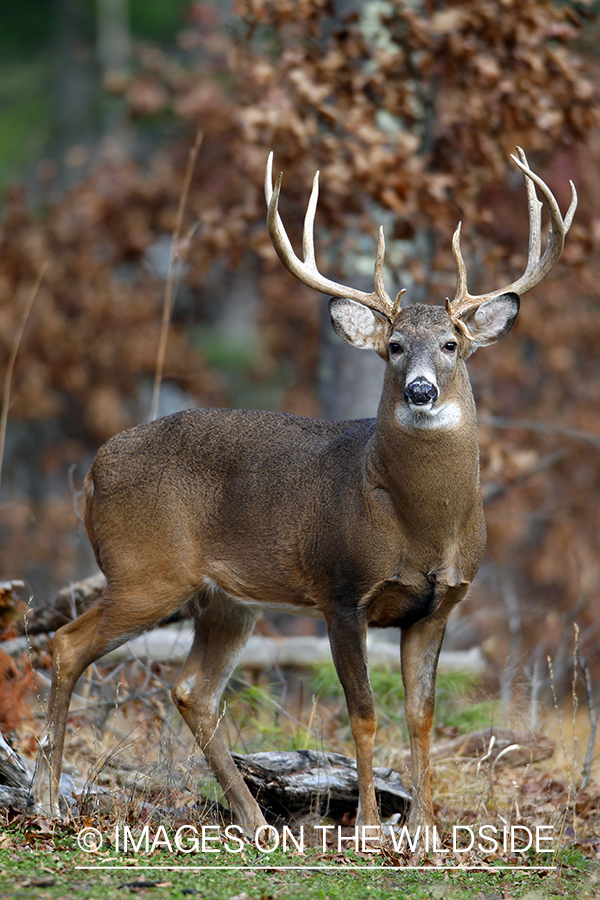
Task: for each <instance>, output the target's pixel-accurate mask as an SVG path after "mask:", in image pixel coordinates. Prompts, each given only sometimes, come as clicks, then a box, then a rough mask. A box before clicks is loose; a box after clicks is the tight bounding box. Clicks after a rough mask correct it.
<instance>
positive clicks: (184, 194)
mask: <svg viewBox="0 0 600 900" xmlns="http://www.w3.org/2000/svg"><path fill="white" fill-rule="evenodd" d="M202 137H203V135H202V132H201V131H198V132H197V133H196V140H195V141H194V146H193V147H192V149H191V150H190V154H189V157H188V164H187V168H186V170H185V178H184V179H183V187H182V189H181V196H180V198H179V208H178V210H177V220H176V222H175V229H174V231H173V238H172V244H171V253H170V256H169V275H168V277H167V283H166V285H165V297H164V302H163V312H162V324H161V329H160V338H159V342H158V352H157V354H156V371H155V374H154V388H153V391H152V407H151V409H150V421H151V422H153V421H154V420H155V419H156V416H157V414H158V400H159V397H160V386H161V383H162V379H163V375H164V371H165V356H166V352H167V338H168V336H169V325H170V324H171V314H172V312H173V301H174V298H175V273H176V271H177V267H176V265H175V263H176V262H179V263H180V264H182V263H183V262H184V259H185V256H186V255H187V248H188V246H189V242H190V239H191V237H192V235H193V233H194V231H195V230H196V226H194V227H193V228H192V229H191V230H190V231H189V232H188V234H187V235H186V237H185V240H184V241H183V242H181V226H182V224H183V214H184V212H185V206H186V203H187V198H188V193H189V190H190V184H191V181H192V175H193V173H194V167H195V165H196V159H197V158H198V152H199V150H200V146H201V144H202ZM181 243H182V244H183V246H180V244H181Z"/></svg>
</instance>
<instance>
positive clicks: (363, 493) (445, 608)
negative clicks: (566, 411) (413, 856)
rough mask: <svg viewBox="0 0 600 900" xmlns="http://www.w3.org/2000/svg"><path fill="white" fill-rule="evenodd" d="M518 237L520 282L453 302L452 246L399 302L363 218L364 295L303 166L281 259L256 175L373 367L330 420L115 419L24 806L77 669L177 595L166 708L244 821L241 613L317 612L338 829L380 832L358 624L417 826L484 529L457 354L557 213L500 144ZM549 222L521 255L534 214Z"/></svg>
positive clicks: (272, 193) (43, 803)
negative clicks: (400, 692) (332, 713)
mask: <svg viewBox="0 0 600 900" xmlns="http://www.w3.org/2000/svg"><path fill="white" fill-rule="evenodd" d="M517 154H518V155H517V156H512V159H513V161H514V162H515V164H516V165H517V166H518V168H519V169H520V170H521V172H522V173H523V175H524V179H525V184H526V189H527V202H528V213H529V251H528V260H527V265H526V268H525V271H524V273H523V275H522V276H521V277H520V278H518V279H517V280H516V281H514V282H512V283H511V284H509V285H506V286H505V287H502V288H500V289H498V290H494V291H492V292H490V293H487V294H480V295H473V294H470V293H469V291H468V288H467V271H466V266H465V262H464V259H463V256H462V252H461V248H460V228H461V225H460V223H459V225H458V227H457V229H456V231H455V233H454V237H453V239H452V252H453V257H454V260H455V265H456V270H457V279H456V280H457V287H456V294H455V297H454V299H453V300H452V301H450V300H446V303H445V305H439V306H438V305H425V304H420V305H407V304H405V303H404V302H403V295H404V294H405V290H401V291H399V293H398V294H397V296H396V298H395V300H392V299H391V298H390V296H389V294H388V293H387V291H386V288H385V286H384V277H383V263H384V251H385V243H384V235H383V229H382V228H380V229H379V236H378V246H377V254H376V261H375V270H374V290H373V291H372V292H371V293H367V292H364V291H361V290H357V289H354V288H352V287H349V286H346V285H343V284H339V283H337V282H335V281H331V280H330V279H328V278H326V277H324V276H323V275H321V274H320V272H319V270H318V268H317V265H316V261H315V247H314V218H315V212H316V208H317V199H318V191H319V173H318V172H317V174H316V175H315V178H314V182H313V187H312V192H311V194H310V199H309V202H308V207H307V211H306V216H305V220H304V231H303V259H302V260H300V259H299V257H298V256H296V254H295V252H294V250H293V247H292V244H291V242H290V240H289V238H288V236H287V233H286V231H285V228H284V226H283V222H282V220H281V217H280V214H279V197H280V191H281V185H282V177H283V175H282V173H280V174H279V175H278V177H277V179H276V182H275V185H273V171H272V165H273V154H272V153H271V154H270V155H269V158H268V162H267V166H266V172H265V198H266V203H267V208H268V214H267V228H268V232H269V235H270V237H271V241H272V243H273V246H274V248H275V250H276V253H277V255H278V257H279V259H280V260H281V262H282V263H283V265H284V266H285V267H286V269H287V270H288V271H289V272H290V273H291V274H292V275H293V276H294V277H296V278H297V279H299V280H300V281H301V282H302V283H303V284H305V285H308V286H309V287H311V288H313V289H315V290H316V291H319V292H321V293H323V294H326V295H328V296H329V297H330V300H329V311H330V316H331V321H332V325H333V328H334V329H335V331H336V332H337V334H338V335H339V336H340V337H341V338H343V339H344V340H345V341H348V342H349V343H350V344H351V345H352V346H354V347H356V348H358V349H361V350H365V349H369V350H374V351H375V352H376V353H377V354H379V356H380V357H381V358H382V359H383V360H384V362H385V373H384V378H383V389H382V393H381V398H380V401H379V406H378V411H377V416H376V418H372V419H359V420H354V421H345V422H334V421H325V420H320V419H316V418H310V417H301V416H296V415H289V414H284V413H276V412H262V411H252V410H250V411H247V410H235V409H212V408H210V409H193V410H186V411H182V412H177V413H175V414H173V415H170V416H167V417H165V418H162V419H158V420H156V421H152V422H148V423H144V424H140V425H138V426H137V427H134V428H131V429H129V430H127V431H124V432H122V433H121V434H117V435H116V436H114V437H112V438H111V439H110V440H108V442H107V443H105V444H104V445H103V446H102V447H101V448H100V449H99V451H98V453H97V455H96V457H95V459H94V461H93V463H92V465H91V468H90V470H89V472H88V474H87V476H86V478H85V483H84V494H85V513H84V518H85V525H86V529H87V533H88V536H89V539H90V542H91V544H92V547H93V550H94V553H95V557H96V560H97V562H98V565H99V567H100V569H101V570H102V572H104V574H105V576H106V588H105V590H104V592H103V593H102V594H101V596H100V597H99V599H98V600H97V601H96V603H95V604H94V605H93V606H91V607H90V608H89V609H88V610H86V611H85V612H84V613H83V614H81V615H80V616H79V617H78V618H77V619H75V620H74V621H72V622H70V623H68V624H66V625H64V626H63V627H61V628H60V629H59V630H58V631H57V632H56V634H55V637H54V648H53V667H52V686H51V691H50V697H49V702H48V717H47V725H48V727H47V735H46V737H45V739H44V740H42V741H41V742H40V747H39V752H38V761H37V766H36V771H35V774H34V778H33V783H32V788H31V796H30V803H31V804H33V806H34V809H35V810H36V811H37V812H39V813H43V814H45V815H49V816H53V817H56V816H60V808H59V779H60V773H61V763H62V755H63V747H64V740H65V730H66V725H67V717H68V712H69V703H70V699H71V695H72V692H73V689H74V686H75V684H76V682H77V680H78V678H79V677H80V676H81V675H82V674H83V673H84V671H85V670H86V668H87V667H88V666H89V665H91V664H92V663H93V662H94V661H96V660H98V659H99V658H100V657H102V656H103V655H104V654H105V653H107V652H108V651H110V650H112V649H113V648H116V647H118V646H119V645H121V644H123V643H124V642H126V641H128V640H130V639H131V638H133V637H134V636H136V635H138V634H140V633H141V632H143V631H145V630H146V629H148V628H151V627H152V626H154V625H156V624H157V623H159V622H160V621H162V620H164V619H166V618H167V617H169V616H171V615H173V614H174V613H176V612H177V611H178V610H182V609H183V608H184V607H185V608H187V610H188V611H189V613H190V615H191V616H192V617H193V620H194V625H195V629H194V638H193V644H192V647H191V649H190V652H189V656H188V657H187V660H186V662H185V663H184V665H183V668H182V670H181V673H180V675H179V677H178V678H177V681H176V684H175V685H174V687H173V689H172V697H173V701H174V703H175V705H176V707H177V709H178V710H179V712H180V713H181V715H182V716H183V718H184V720H185V722H186V723H187V725H188V726H189V728H190V730H191V732H192V734H193V735H194V737H195V741H196V743H197V745H198V746H199V747H200V749H201V750H202V752H203V753H204V755H205V757H206V759H207V761H208V763H209V765H210V767H211V768H212V771H213V772H214V775H215V776H216V778H217V780H218V782H219V784H220V785H221V787H222V789H223V791H224V794H225V797H226V799H227V801H228V803H229V805H230V807H231V812H232V816H233V819H234V821H235V822H237V823H239V824H240V825H241V827H242V828H243V830H244V832H245V833H246V834H248V835H252V834H253V833H255V831H256V829H257V828H259V827H261V826H264V825H265V824H266V819H265V816H264V813H263V810H262V809H261V808H260V806H259V804H258V802H257V800H256V799H255V798H254V797H253V796H252V795H251V793H250V791H249V789H248V787H247V785H246V784H245V782H244V781H243V779H242V777H241V775H240V772H239V770H238V769H237V768H236V765H235V763H234V761H233V759H232V756H231V754H230V752H229V749H228V748H227V745H226V742H225V739H224V737H223V736H222V734H221V730H220V728H219V708H220V701H221V696H222V694H223V691H224V688H225V686H226V684H227V682H228V680H229V678H230V676H231V675H232V673H233V671H234V669H235V667H236V665H237V663H238V661H239V659H240V656H241V653H242V651H243V648H244V645H245V643H246V641H247V639H248V637H249V635H250V634H251V632H252V631H253V628H254V625H255V623H256V621H257V617H258V615H259V613H260V611H261V610H262V609H263V608H266V609H276V610H283V611H286V612H295V613H298V614H301V615H302V614H304V615H313V616H317V617H320V618H322V619H324V620H325V624H326V628H327V633H328V636H329V641H330V645H331V653H332V657H333V661H334V664H335V668H336V671H337V674H338V676H339V680H340V682H341V685H342V687H343V690H344V694H345V699H346V704H347V708H348V714H349V720H350V726H351V731H352V735H353V739H354V743H355V748H356V766H357V779H358V788H359V800H358V809H357V814H356V823H357V825H358V826H380V817H379V811H378V806H377V800H376V795H375V790H374V785H373V749H374V740H375V731H376V725H377V720H376V712H375V703H374V699H373V693H372V690H371V684H370V679H369V669H368V660H367V646H366V637H367V629H368V628H369V627H371V628H387V627H399V628H400V632H401V638H400V655H401V666H400V667H401V676H402V680H403V683H404V690H405V717H406V724H407V729H408V733H409V739H410V752H411V790H412V804H411V808H410V814H409V818H408V828H409V830H410V832H411V833H415V832H416V831H417V829H418V828H419V826H421V827H425V826H433V824H434V822H435V819H434V809H433V803H432V795H431V784H430V763H429V742H430V731H431V727H432V722H433V711H434V701H435V684H436V672H437V663H438V657H439V654H440V648H441V644H442V639H443V637H444V633H445V630H446V625H447V622H448V618H449V616H450V613H451V612H452V610H453V609H454V607H455V606H456V605H457V604H458V603H460V602H461V600H463V599H464V598H465V596H466V594H467V592H468V590H469V587H470V585H471V584H472V582H473V579H474V578H475V575H476V573H477V571H478V569H479V567H480V565H481V562H482V559H483V554H484V548H485V543H486V528H485V520H484V514H483V506H482V499H481V490H480V474H479V444H478V433H477V419H476V410H475V401H474V398H473V393H472V389H471V384H470V381H469V376H468V373H467V368H466V365H465V361H466V360H467V358H468V357H469V356H470V355H471V354H472V353H474V352H475V351H476V350H477V349H478V348H481V347H487V346H490V345H491V344H494V343H496V342H497V341H498V340H500V339H501V338H502V337H504V336H505V335H506V334H508V332H509V331H510V330H511V328H512V327H513V325H514V322H515V320H516V318H517V314H518V311H519V303H520V299H519V297H520V295H522V294H524V293H525V292H526V291H529V290H531V289H532V288H534V287H535V286H536V285H538V284H539V283H540V282H541V281H542V280H543V279H544V278H545V277H546V276H547V275H548V274H549V272H551V271H552V269H553V268H554V266H555V265H556V263H557V261H558V258H559V257H560V254H561V251H562V248H563V245H564V241H565V236H566V234H567V232H568V231H569V228H570V226H571V223H572V220H573V216H574V213H575V209H576V206H577V193H576V191H575V187H574V185H573V183H572V182H570V184H571V202H570V206H569V208H568V211H567V214H566V216H565V217H564V219H563V217H562V214H561V211H560V208H559V205H558V203H557V201H556V199H555V198H554V195H553V194H552V193H551V191H550V189H549V187H548V186H547V185H546V184H545V182H544V181H543V180H542V179H541V178H540V177H539V176H538V175H537V174H536V173H535V172H533V171H532V170H531V169H530V167H529V165H528V162H527V158H526V156H525V153H524V152H523V150H521V148H517ZM536 188H537V189H539V191H540V192H541V195H542V197H543V199H544V200H545V203H546V205H547V207H548V211H549V216H550V227H549V231H548V235H547V237H546V242H545V249H544V253H543V255H542V226H541V216H542V207H543V203H542V201H541V200H539V199H538V194H537V190H536Z"/></svg>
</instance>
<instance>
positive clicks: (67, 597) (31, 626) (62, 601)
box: [13, 572, 106, 635]
mask: <svg viewBox="0 0 600 900" xmlns="http://www.w3.org/2000/svg"><path fill="white" fill-rule="evenodd" d="M105 585H106V579H105V577H104V575H103V574H102V572H98V573H96V575H92V576H90V577H89V578H84V579H83V580H82V581H74V582H72V583H71V584H69V585H67V586H66V587H64V588H61V589H60V591H59V592H58V594H57V595H56V597H54V598H53V599H52V600H51V601H50V602H49V603H46V604H44V605H43V606H39V607H35V608H32V609H30V610H29V611H28V612H27V623H25V621H24V617H23V616H21V617H20V618H19V619H18V620H17V621H16V622H15V623H14V626H13V630H14V632H15V633H16V634H18V635H24V634H26V633H27V634H48V633H49V632H51V631H56V630H57V629H58V628H60V627H61V626H62V625H66V623H67V622H71V621H73V619H75V618H77V616H79V615H80V614H81V613H82V612H84V611H85V610H86V609H87V608H88V607H89V606H91V605H92V603H93V602H94V601H95V600H97V599H98V597H99V596H100V594H101V593H102V591H103V590H104V587H105Z"/></svg>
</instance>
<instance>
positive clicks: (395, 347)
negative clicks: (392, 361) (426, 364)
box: [390, 341, 404, 354]
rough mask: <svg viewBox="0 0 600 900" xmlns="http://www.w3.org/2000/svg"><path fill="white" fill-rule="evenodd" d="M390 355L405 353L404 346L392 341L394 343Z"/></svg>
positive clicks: (391, 345)
mask: <svg viewBox="0 0 600 900" xmlns="http://www.w3.org/2000/svg"><path fill="white" fill-rule="evenodd" d="M390 353H394V354H397V353H404V350H403V348H402V345H401V344H398V343H397V342H396V341H392V343H391V344H390Z"/></svg>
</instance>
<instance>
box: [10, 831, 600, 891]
mask: <svg viewBox="0 0 600 900" xmlns="http://www.w3.org/2000/svg"><path fill="white" fill-rule="evenodd" d="M76 830H77V829H76V827H69V828H66V827H63V828H60V829H57V830H56V831H55V833H54V834H48V833H40V831H39V828H36V826H35V825H34V824H32V823H30V824H27V823H20V824H17V823H14V824H13V825H11V826H7V827H5V828H4V829H3V830H2V831H0V846H1V847H2V848H3V849H2V850H1V851H0V853H1V856H0V896H2V897H3V898H6V900H12V898H15V900H16V898H25V897H44V898H47V900H58V898H64V897H67V896H68V897H71V898H86V900H87V898H90V897H93V898H94V900H116V898H123V897H125V896H128V895H130V894H132V893H142V894H143V896H153V897H160V898H163V897H164V898H173V900H176V898H183V897H190V896H199V897H202V898H206V900H223V898H233V897H240V895H241V897H242V898H243V900H267V898H272V900H288V898H289V900H292V898H294V900H295V898H297V897H299V896H301V897H302V898H303V900H338V898H339V900H365V898H374V900H375V898H388V897H389V898H392V897H393V898H394V900H404V898H408V897H411V898H417V900H420V898H422V900H425V898H438V897H439V898H442V897H444V898H446V897H447V898H450V900H463V898H465V900H466V898H471V897H476V898H481V900H492V898H500V897H502V898H506V900H508V898H521V897H522V898H526V900H543V898H555V897H563V898H565V900H570V898H573V900H575V898H579V900H588V898H592V897H596V896H597V895H598V893H597V891H598V884H599V881H598V876H599V872H598V867H597V866H594V865H593V864H591V863H589V862H586V861H585V860H583V859H582V858H581V857H580V856H577V854H575V855H574V858H573V860H572V861H570V862H568V864H565V863H563V867H562V869H561V870H560V871H558V872H556V873H552V874H549V875H548V874H546V875H544V874H538V873H536V872H533V871H532V872H527V871H518V872H497V873H496V872H489V871H486V872H464V871H462V872H447V873H446V872H445V871H428V872H423V871H410V870H407V869H403V868H390V869H389V870H386V871H381V870H377V869H371V870H369V866H372V865H373V864H375V865H381V864H382V862H384V860H383V858H382V857H381V856H365V855H356V854H354V853H353V852H346V853H344V854H343V855H340V854H337V853H331V852H328V853H326V854H323V853H320V852H318V853H315V852H307V853H306V854H305V855H304V856H300V855H299V854H297V853H291V852H290V851H289V850H288V852H287V853H283V852H281V851H279V850H278V851H275V852H274V853H272V854H269V855H266V854H262V853H259V852H258V851H257V850H256V849H255V848H253V847H252V846H247V847H246V848H245V849H244V851H243V854H242V855H241V856H240V855H238V854H227V855H225V854H223V853H219V854H209V853H205V854H202V853H200V854H193V858H190V857H189V856H185V855H184V854H181V853H179V854H173V855H171V854H169V853H168V852H165V851H164V850H161V851H156V852H155V853H153V854H151V855H150V856H146V855H145V854H134V855H131V854H127V855H119V854H116V853H115V852H114V851H113V850H112V849H111V848H110V847H109V848H108V849H106V850H101V851H100V853H98V854H86V853H83V852H82V851H81V850H79V848H78V847H77V841H76ZM107 833H108V829H107ZM226 864H227V865H231V864H233V865H243V866H248V867H250V866H255V865H262V866H268V871H264V870H262V871H254V870H252V869H251V868H246V869H244V870H241V871H239V870H233V869H230V870H228V871H223V870H217V869H214V870H212V871H211V870H210V869H196V870H190V869H187V870H186V869H183V868H179V869H178V870H176V871H169V870H168V869H166V868H160V867H161V866H162V867H166V866H179V867H183V866H192V865H200V866H216V865H226ZM111 865H121V866H124V867H125V868H122V869H118V870H111V869H109V868H104V870H98V869H87V870H86V869H81V868H77V867H78V866H103V867H108V866H111ZM286 865H304V866H306V865H329V866H334V867H335V869H334V870H332V871H328V872H318V871H316V872H315V871H304V872H302V871H298V872H289V871H284V870H282V869H281V868H280V867H281V866H286ZM348 865H352V866H356V865H358V866H361V868H363V867H364V870H365V871H364V872H363V871H358V872H357V871H356V870H355V869H351V870H347V871H344V866H348ZM144 885H145V886H144Z"/></svg>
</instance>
